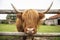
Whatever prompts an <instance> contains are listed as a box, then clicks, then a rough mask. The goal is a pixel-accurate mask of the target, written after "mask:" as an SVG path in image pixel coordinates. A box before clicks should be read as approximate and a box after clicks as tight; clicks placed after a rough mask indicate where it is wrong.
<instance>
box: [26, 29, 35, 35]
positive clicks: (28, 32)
mask: <svg viewBox="0 0 60 40" xmlns="http://www.w3.org/2000/svg"><path fill="white" fill-rule="evenodd" d="M26 30H27V34H29V35H31V34H34V28H27V29H26Z"/></svg>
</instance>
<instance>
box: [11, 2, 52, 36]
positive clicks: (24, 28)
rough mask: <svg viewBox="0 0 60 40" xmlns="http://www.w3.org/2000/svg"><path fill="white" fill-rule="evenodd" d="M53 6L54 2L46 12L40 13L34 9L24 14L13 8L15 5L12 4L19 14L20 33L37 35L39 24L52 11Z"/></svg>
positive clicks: (17, 25) (18, 26)
mask: <svg viewBox="0 0 60 40" xmlns="http://www.w3.org/2000/svg"><path fill="white" fill-rule="evenodd" d="M52 4H53V2H52V3H51V5H50V6H49V8H48V9H47V10H46V11H44V12H38V11H37V10H34V9H27V10H25V11H23V12H20V11H19V10H17V9H16V8H15V7H14V6H13V4H11V5H12V7H13V8H14V10H15V12H16V13H17V14H16V16H17V19H16V27H17V30H18V32H25V33H27V34H29V35H33V34H35V33H36V32H37V25H38V23H39V22H40V21H41V20H42V19H43V18H44V17H45V15H44V14H45V13H47V12H48V11H49V10H50V8H51V6H52Z"/></svg>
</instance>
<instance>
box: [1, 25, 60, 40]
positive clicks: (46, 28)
mask: <svg viewBox="0 0 60 40" xmlns="http://www.w3.org/2000/svg"><path fill="white" fill-rule="evenodd" d="M37 31H38V32H43V33H44V32H52V33H53V32H60V26H48V25H40V26H39V27H38V29H37ZM0 32H17V29H16V26H15V24H0ZM5 38H6V37H4V36H0V40H6V39H5ZM8 38H11V36H8ZM12 38H13V37H12ZM54 40H60V37H59V38H54Z"/></svg>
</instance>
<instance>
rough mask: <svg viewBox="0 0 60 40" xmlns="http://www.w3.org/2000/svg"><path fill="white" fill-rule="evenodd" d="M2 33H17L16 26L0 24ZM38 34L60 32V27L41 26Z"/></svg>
mask: <svg viewBox="0 0 60 40" xmlns="http://www.w3.org/2000/svg"><path fill="white" fill-rule="evenodd" d="M0 32H17V29H16V26H15V24H0ZM38 32H60V26H47V25H41V26H39V27H38Z"/></svg>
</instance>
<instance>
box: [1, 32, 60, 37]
mask: <svg viewBox="0 0 60 40" xmlns="http://www.w3.org/2000/svg"><path fill="white" fill-rule="evenodd" d="M0 36H21V37H22V36H29V35H28V34H25V33H23V32H0ZM32 36H34V37H60V33H36V34H34V35H32Z"/></svg>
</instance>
